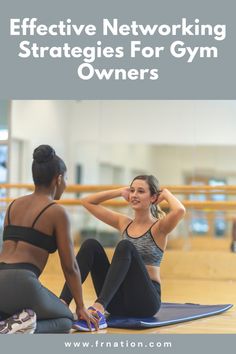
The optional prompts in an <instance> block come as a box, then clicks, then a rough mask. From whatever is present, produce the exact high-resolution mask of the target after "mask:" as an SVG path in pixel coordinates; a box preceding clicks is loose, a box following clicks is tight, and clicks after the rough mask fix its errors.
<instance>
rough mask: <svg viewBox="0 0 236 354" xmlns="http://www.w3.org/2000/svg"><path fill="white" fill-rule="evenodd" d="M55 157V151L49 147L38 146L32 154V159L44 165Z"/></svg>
mask: <svg viewBox="0 0 236 354" xmlns="http://www.w3.org/2000/svg"><path fill="white" fill-rule="evenodd" d="M54 156H56V153H55V150H54V149H53V148H52V147H51V146H50V145H40V146H38V147H37V148H36V149H35V150H34V152H33V159H34V161H35V162H37V163H44V162H48V161H50V160H52V159H53V158H54Z"/></svg>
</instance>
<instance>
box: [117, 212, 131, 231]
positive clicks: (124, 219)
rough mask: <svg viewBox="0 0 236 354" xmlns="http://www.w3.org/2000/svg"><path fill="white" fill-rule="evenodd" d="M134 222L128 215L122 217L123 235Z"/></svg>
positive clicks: (121, 229) (121, 227)
mask: <svg viewBox="0 0 236 354" xmlns="http://www.w3.org/2000/svg"><path fill="white" fill-rule="evenodd" d="M132 221H133V219H131V218H130V217H128V216H126V215H122V218H121V219H120V232H121V233H122V234H123V232H124V231H125V229H126V228H127V226H128V225H129V224H130V223H131V222H132Z"/></svg>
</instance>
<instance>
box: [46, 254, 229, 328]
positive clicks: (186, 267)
mask: <svg viewBox="0 0 236 354" xmlns="http://www.w3.org/2000/svg"><path fill="white" fill-rule="evenodd" d="M109 253H110V255H111V253H112V251H111V250H108V254H109ZM165 259H166V261H165V262H164V264H163V267H164V270H163V273H162V301H163V302H178V303H186V302H190V303H196V304H228V303H231V304H233V305H235V306H234V307H233V308H232V309H230V310H229V311H227V312H225V313H223V314H220V315H217V316H212V317H208V318H203V319H199V320H195V321H190V322H185V323H180V324H176V325H171V326H165V327H159V328H154V329H148V330H141V332H140V330H139V331H135V330H122V329H112V328H111V329H110V328H109V329H106V330H101V331H99V333H103V334H104V333H144V334H145V333H152V334H153V333H168V334H175V333H182V334H184V333H215V334H217V333H236V271H235V269H236V254H232V253H230V252H229V251H228V250H224V249H223V250H220V251H203V252H202V251H193V252H192V253H191V251H190V252H189V251H188V252H185V251H181V250H176V251H173V250H170V251H167V252H166V254H165ZM176 260H178V262H177V261H176ZM222 268H223V269H224V273H222V271H221V269H222ZM217 272H218V273H219V276H217ZM40 280H41V282H42V283H43V284H44V285H45V286H47V287H48V288H49V289H50V290H51V291H53V292H54V293H55V294H56V295H59V293H60V291H61V289H62V286H63V275H62V272H61V270H60V266H59V261H58V256H57V255H52V256H51V259H50V261H49V263H48V266H47V268H46V270H45V272H44V274H43V275H42V277H41V278H40ZM83 291H84V299H85V304H86V306H89V305H91V304H92V303H93V301H94V299H95V293H94V291H93V286H92V282H91V279H90V278H89V279H87V280H86V282H85V284H84V285H83ZM74 308H75V307H74V304H73V303H72V304H71V309H72V310H74Z"/></svg>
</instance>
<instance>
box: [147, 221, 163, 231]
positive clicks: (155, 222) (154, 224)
mask: <svg viewBox="0 0 236 354" xmlns="http://www.w3.org/2000/svg"><path fill="white" fill-rule="evenodd" d="M159 220H160V219H157V220H156V221H155V222H154V223H153V224H152V225H151V227H150V229H149V230H151V229H152V228H153V226H154V225H155V224H156V223H157V222H158V221H159Z"/></svg>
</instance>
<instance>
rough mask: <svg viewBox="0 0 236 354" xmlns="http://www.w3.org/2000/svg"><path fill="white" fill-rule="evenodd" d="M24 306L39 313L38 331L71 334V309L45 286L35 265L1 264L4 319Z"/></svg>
mask: <svg viewBox="0 0 236 354" xmlns="http://www.w3.org/2000/svg"><path fill="white" fill-rule="evenodd" d="M35 269H36V271H35ZM25 308H28V309H32V310H33V311H34V312H35V313H36V315H37V328H36V331H35V333H68V332H69V331H70V329H71V327H72V323H73V314H72V312H71V311H70V310H69V308H68V306H66V305H65V304H64V303H63V302H62V301H61V300H60V299H59V298H58V297H57V296H56V295H54V294H53V293H52V292H51V291H49V290H48V289H46V288H45V287H44V286H42V284H41V283H40V282H39V280H38V274H37V268H36V267H34V266H33V265H31V264H27V263H17V264H5V263H0V316H1V318H2V319H4V318H7V317H9V316H11V315H13V314H15V313H17V312H20V311H22V310H23V309H25Z"/></svg>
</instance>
